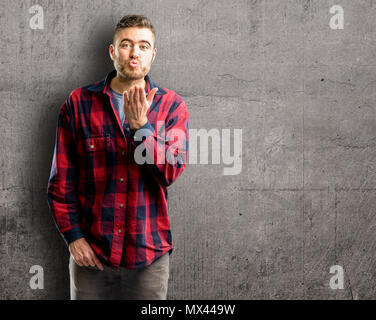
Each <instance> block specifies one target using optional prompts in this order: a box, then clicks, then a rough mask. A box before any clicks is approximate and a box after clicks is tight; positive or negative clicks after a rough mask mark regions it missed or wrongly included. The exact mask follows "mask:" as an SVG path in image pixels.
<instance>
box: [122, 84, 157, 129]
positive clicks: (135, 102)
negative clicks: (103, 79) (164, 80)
mask: <svg viewBox="0 0 376 320" xmlns="http://www.w3.org/2000/svg"><path fill="white" fill-rule="evenodd" d="M157 91H158V88H154V89H153V90H151V91H150V92H149V94H148V97H147V98H146V94H145V90H144V88H143V87H142V86H134V87H132V88H131V89H129V92H127V91H124V113H125V115H126V117H127V119H128V122H129V125H130V127H131V129H133V130H137V129H139V128H141V127H142V126H143V125H144V124H145V123H146V122H148V118H147V116H146V115H147V112H148V110H149V108H150V106H151V104H152V103H153V99H154V95H155V93H156V92H157Z"/></svg>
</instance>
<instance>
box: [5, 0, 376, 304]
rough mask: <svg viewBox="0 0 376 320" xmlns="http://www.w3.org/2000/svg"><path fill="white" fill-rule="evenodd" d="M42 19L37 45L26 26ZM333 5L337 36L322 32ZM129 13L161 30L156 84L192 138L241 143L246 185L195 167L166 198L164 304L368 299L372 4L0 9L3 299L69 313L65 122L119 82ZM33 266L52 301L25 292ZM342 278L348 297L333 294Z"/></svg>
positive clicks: (375, 98) (211, 167)
mask: <svg viewBox="0 0 376 320" xmlns="http://www.w3.org/2000/svg"><path fill="white" fill-rule="evenodd" d="M35 4H39V5H40V6H41V7H42V8H43V9H44V29H42V30H38V29H37V30H34V29H32V28H31V27H30V25H29V21H30V19H31V18H32V17H33V14H31V13H29V8H30V7H31V6H32V5H35ZM334 4H337V5H341V6H342V8H343V9H344V17H345V20H344V29H343V30H332V29H331V28H330V27H329V20H330V18H331V17H332V14H330V13H329V9H330V8H331V7H332V6H333V5H334ZM130 13H137V14H145V15H147V16H148V17H150V18H151V20H152V21H153V23H154V24H155V27H156V29H157V39H158V53H157V58H156V61H155V62H154V65H153V67H152V72H151V76H152V78H153V80H154V81H155V82H156V83H158V84H160V85H162V86H164V87H166V88H169V89H172V90H174V91H176V92H177V93H179V94H180V95H182V96H183V98H184V99H185V101H186V103H187V105H188V110H189V113H190V127H191V129H201V128H202V129H206V130H209V129H212V128H216V129H218V130H220V132H222V131H221V130H222V129H231V134H232V136H233V132H234V131H233V129H234V128H239V129H242V147H243V149H242V171H241V173H240V174H238V175H232V176H231V175H224V174H223V168H224V167H226V165H225V164H224V163H223V161H221V163H220V164H210V162H209V164H190V165H188V168H187V169H186V171H185V172H184V173H183V175H182V177H180V178H179V179H178V180H177V181H176V182H175V183H174V184H173V185H172V186H171V187H170V188H169V209H170V219H171V224H172V232H173V240H174V245H175V251H174V253H173V255H172V256H171V274H170V282H169V294H168V298H169V299H373V298H375V293H376V280H375V273H376V268H375V264H376V260H375V256H376V255H375V247H376V242H375V230H376V221H375V218H374V212H375V205H376V192H375V191H376V175H375V167H376V164H375V157H376V148H375V143H376V126H375V110H376V109H375V103H376V80H375V79H376V55H375V49H376V36H375V32H376V22H375V16H376V3H375V1H370V0H363V1H353V0H338V1H331V0H328V1H324V0H317V1H310V0H286V1H281V0H239V1H226V0H217V1H198V0H197V1H196V0H189V1H172V0H160V1H150V0H149V1H142V0H137V1H120V0H113V1H103V0H92V1H70V0H65V1H62V0H49V1H48V0H38V1H35V0H33V1H27V0H20V1H18V0H17V1H10V0H6V1H3V2H2V11H1V14H0V39H1V46H0V50H1V51H0V52H1V53H0V57H1V64H0V71H1V78H0V81H1V85H0V103H1V107H0V124H1V129H2V130H1V140H0V150H1V151H0V163H1V175H0V183H1V193H0V259H1V263H0V298H1V299H68V298H69V277H68V257H69V253H68V250H67V247H66V246H65V243H64V242H63V240H62V239H61V237H60V235H59V234H58V232H57V229H56V228H55V225H54V223H53V220H52V217H51V214H50V212H49V209H48V206H47V201H46V187H47V181H48V176H49V170H50V166H51V160H52V153H53V144H54V139H55V132H56V131H55V130H56V124H57V114H58V110H59V108H60V106H61V104H62V103H63V102H64V100H65V99H66V97H67V96H68V94H69V93H70V92H71V91H72V90H73V89H75V88H76V87H79V86H82V85H86V84H89V83H91V82H93V81H94V80H99V79H102V78H103V77H104V76H105V74H106V73H107V72H108V71H110V70H111V69H112V62H111V60H110V58H109V56H108V46H109V44H110V42H111V36H112V30H113V27H114V25H115V24H116V22H117V21H118V20H119V19H120V18H121V17H122V16H123V15H125V14H130ZM209 160H210V158H209ZM32 265H40V266H42V267H43V270H44V289H43V290H32V289H31V288H30V286H29V280H30V278H31V276H32V274H30V273H29V269H30V267H31V266H32ZM333 265H340V266H341V267H342V268H343V270H344V288H343V289H338V290H333V289H331V288H330V285H329V281H330V279H331V277H332V276H333V274H330V273H329V270H330V267H331V266H333Z"/></svg>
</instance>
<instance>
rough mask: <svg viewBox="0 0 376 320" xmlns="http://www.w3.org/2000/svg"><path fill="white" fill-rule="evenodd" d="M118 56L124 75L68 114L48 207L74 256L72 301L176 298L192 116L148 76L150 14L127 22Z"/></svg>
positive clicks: (114, 49)
mask: <svg viewBox="0 0 376 320" xmlns="http://www.w3.org/2000/svg"><path fill="white" fill-rule="evenodd" d="M109 53H110V56H111V59H112V60H113V62H114V67H115V69H116V70H113V71H112V72H110V73H109V74H108V75H107V77H106V78H105V79H104V80H102V81H98V82H96V83H94V84H92V85H89V86H85V87H81V88H78V89H75V90H74V91H73V92H72V93H71V94H70V96H69V97H68V99H67V100H66V102H65V103H64V104H63V106H62V107H61V109H60V112H59V117H58V126H57V133H56V144H55V150H54V155H53V161H52V167H51V173H50V178H49V182H48V190H47V196H48V204H49V206H50V209H51V212H52V214H53V217H54V221H55V223H56V225H57V228H58V230H59V232H60V233H61V235H62V236H63V238H64V240H65V241H66V243H67V245H68V246H69V251H70V253H71V257H70V265H69V271H70V285H71V299H166V295H167V284H168V278H169V255H170V254H171V252H172V250H173V245H172V238H171V230H170V222H169V216H168V206H167V187H168V186H169V185H171V183H173V182H174V181H175V180H176V179H177V178H178V177H179V176H180V175H181V174H182V172H183V171H184V169H185V167H186V162H187V161H186V160H187V155H188V111H187V107H186V104H185V102H184V101H183V99H182V98H181V97H180V96H179V95H177V94H176V93H175V92H173V91H171V90H168V89H166V88H162V87H160V86H157V85H156V84H155V83H153V82H152V80H151V78H150V76H149V74H148V73H149V71H150V68H151V65H152V63H153V61H154V59H155V56H156V53H157V49H156V38H155V31H154V27H153V25H152V24H151V22H150V20H149V19H148V18H146V17H144V16H139V15H130V16H125V17H123V18H122V19H121V20H120V22H119V23H118V24H117V26H116V29H115V33H114V38H113V43H112V44H111V45H110V47H109ZM142 160H144V161H142Z"/></svg>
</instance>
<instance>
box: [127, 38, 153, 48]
mask: <svg viewBox="0 0 376 320" xmlns="http://www.w3.org/2000/svg"><path fill="white" fill-rule="evenodd" d="M123 41H129V42H132V43H134V41H133V40H131V39H128V38H124V39H123V40H121V41H120V44H121V43H122V42H123ZM138 42H145V43H148V44H149V46H150V47H151V44H150V42H149V41H147V40H140V41H138Z"/></svg>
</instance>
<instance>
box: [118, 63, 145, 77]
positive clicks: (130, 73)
mask: <svg viewBox="0 0 376 320" xmlns="http://www.w3.org/2000/svg"><path fill="white" fill-rule="evenodd" d="M115 67H116V70H117V72H118V74H119V75H120V76H121V77H122V78H124V80H132V81H135V80H140V79H144V77H145V76H146V75H147V74H148V72H149V69H148V68H147V67H142V66H141V71H136V70H132V69H131V67H129V66H128V65H127V64H120V63H119V62H116V65H115ZM128 69H130V70H128ZM137 69H138V68H137Z"/></svg>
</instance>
